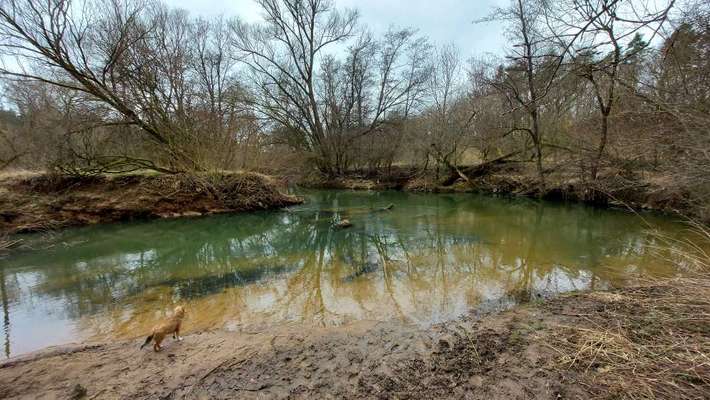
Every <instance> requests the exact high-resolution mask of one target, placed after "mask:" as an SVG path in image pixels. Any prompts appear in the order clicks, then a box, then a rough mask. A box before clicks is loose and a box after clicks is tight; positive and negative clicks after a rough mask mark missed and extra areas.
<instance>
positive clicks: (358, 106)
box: [233, 0, 423, 175]
mask: <svg viewBox="0 0 710 400" xmlns="http://www.w3.org/2000/svg"><path fill="white" fill-rule="evenodd" d="M259 4H260V5H261V7H262V9H263V10H264V13H265V16H266V23H265V24H263V25H247V24H245V23H242V22H235V23H234V24H233V28H234V32H235V34H234V46H235V49H236V50H237V52H238V54H239V55H238V57H239V59H240V60H241V61H242V62H243V63H245V64H246V66H247V67H248V69H249V78H250V82H249V89H250V98H249V99H250V101H251V104H252V105H253V106H254V110H255V112H258V113H259V114H261V115H263V116H265V117H266V118H269V119H271V120H273V121H275V122H276V123H277V124H278V125H279V126H280V128H281V131H282V132H284V133H286V134H287V137H288V142H289V144H291V145H292V146H294V147H296V148H298V149H301V150H304V151H306V152H307V153H309V154H310V155H311V156H312V158H313V160H314V162H315V164H316V166H317V168H318V169H319V170H320V171H321V172H323V173H326V174H329V175H333V174H338V173H341V172H343V169H344V167H346V166H347V162H344V158H343V148H344V146H346V145H347V144H349V143H351V142H352V141H354V140H356V139H358V138H360V137H362V136H366V135H369V134H371V133H373V132H376V131H377V129H378V128H379V127H380V126H381V125H382V123H383V121H384V120H385V118H386V116H387V113H388V112H389V111H391V110H394V109H396V108H398V107H401V106H403V105H405V104H411V101H412V93H414V92H415V91H414V88H415V87H417V86H418V85H422V84H423V82H422V81H421V80H420V79H418V78H417V76H418V74H417V73H412V70H411V69H412V65H406V64H404V63H402V59H403V58H404V56H405V54H406V52H407V50H408V48H409V47H410V46H411V44H412V43H413V42H416V41H415V39H414V35H415V32H414V31H411V30H400V31H390V32H388V33H387V34H386V35H385V37H384V39H383V40H382V41H375V40H373V39H372V38H371V37H369V35H357V34H356V30H357V18H358V15H357V13H356V12H354V11H344V12H340V11H338V10H336V9H335V8H334V7H333V4H332V1H329V0H313V1H309V2H303V1H298V0H260V1H259ZM354 37H358V38H359V39H358V40H357V42H356V43H355V44H353V45H351V46H350V47H349V51H348V60H347V61H346V63H345V65H343V64H341V63H340V62H338V61H336V60H335V59H334V58H332V57H327V50H328V49H330V48H332V47H334V46H336V45H340V46H343V45H346V43H347V42H349V41H350V39H352V38H354ZM414 67H415V68H416V67H417V66H414ZM344 79H345V80H346V81H344ZM336 90H344V91H346V92H349V94H348V97H347V98H346V99H345V102H346V103H347V104H335V103H337V102H338V101H335V102H334V101H333V100H336V97H335V96H334V94H335V91H336ZM329 91H330V93H328V92H329ZM338 98H340V97H339V96H338ZM343 108H345V109H343ZM351 113H352V114H353V115H350V114H351ZM353 117H355V118H353ZM346 121H347V122H348V123H347V124H344V122H346ZM345 129H347V135H344V133H345ZM346 136H347V137H346ZM344 139H345V140H344Z"/></svg>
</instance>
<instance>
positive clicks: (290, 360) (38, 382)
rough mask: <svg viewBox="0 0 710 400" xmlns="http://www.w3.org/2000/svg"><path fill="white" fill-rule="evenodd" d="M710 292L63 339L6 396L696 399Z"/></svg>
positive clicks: (6, 374)
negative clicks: (400, 320)
mask: <svg viewBox="0 0 710 400" xmlns="http://www.w3.org/2000/svg"><path fill="white" fill-rule="evenodd" d="M708 299H710V281H708V280H707V279H684V280H676V281H668V282H663V283H656V284H653V285H649V286H644V287H637V288H629V289H621V290H615V291H610V292H592V293H577V294H570V295H565V296H562V297H560V298H557V299H554V300H550V301H547V302H544V303H533V304H528V305H525V306H521V307H518V308H515V309H513V310H509V311H506V312H503V313H500V314H491V315H487V316H483V317H480V316H479V317H477V316H476V315H473V314H472V315H468V316H465V317H463V318H461V319H460V320H458V321H452V322H449V323H445V324H442V325H438V326H434V327H431V328H427V329H422V328H416V327H413V326H408V325H402V324H395V323H375V322H360V323H356V324H352V325H347V326H341V327H337V328H328V329H326V328H323V329H304V328H302V327H298V326H291V327H288V326H286V327H283V328H280V329H276V330H271V331H269V332H252V333H248V332H239V333H237V332H227V331H211V332H203V333H200V334H193V335H188V336H186V338H185V340H184V341H183V342H173V341H169V342H168V343H167V346H166V347H165V350H164V351H163V352H161V353H157V354H156V353H153V352H152V351H150V350H148V349H145V350H144V351H141V350H139V344H140V342H141V341H142V337H139V338H136V339H135V340H133V341H129V342H118V343H106V344H95V345H87V346H74V347H64V348H60V349H53V350H49V351H43V352H39V353H34V354H30V355H29V356H26V357H22V358H18V359H14V360H12V359H11V360H9V361H5V362H3V363H1V364H0V388H1V389H0V397H3V398H23V399H33V398H38V397H41V396H46V397H47V398H72V396H74V398H82V396H83V398H100V399H129V398H130V399H154V398H165V399H180V398H188V399H203V398H225V399H227V398H242V399H251V398H254V399H257V398H258V399H263V398H268V399H270V398H303V399H310V398H349V399H370V398H382V399H385V398H467V399H486V400H490V399H530V398H535V399H559V398H564V399H586V398H609V399H611V398H614V399H616V398H632V397H633V398H667V399H691V398H694V399H697V398H704V397H705V396H707V394H708V393H710V363H708V360H707V355H708V354H710V329H708V327H710V319H708V318H710V317H708V315H710V313H709V312H710V300H708ZM185 323H186V324H189V310H188V318H187V320H186V322H185ZM136 334H137V335H138V334H139V333H138V332H137V333H136Z"/></svg>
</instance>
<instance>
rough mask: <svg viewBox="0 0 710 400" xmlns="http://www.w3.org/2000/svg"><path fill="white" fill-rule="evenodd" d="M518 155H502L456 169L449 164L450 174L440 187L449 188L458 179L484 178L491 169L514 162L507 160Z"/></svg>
mask: <svg viewBox="0 0 710 400" xmlns="http://www.w3.org/2000/svg"><path fill="white" fill-rule="evenodd" d="M518 154H520V151H519V150H518V151H514V152H512V153H508V154H505V155H502V156H500V157H498V158H494V159H493V160H490V161H486V162H483V163H481V164H478V165H471V166H468V167H457V166H455V165H452V164H449V165H448V167H449V169H450V170H451V174H450V175H449V176H448V177H447V178H446V179H444V180H443V181H442V182H441V186H451V185H453V184H454V183H455V182H456V181H458V180H459V179H463V180H464V181H466V182H469V183H470V182H471V179H475V178H478V177H481V176H484V175H486V174H488V173H490V172H491V170H492V169H494V168H495V167H498V166H500V165H503V164H509V163H512V162H515V161H511V160H509V158H510V157H513V156H516V155H518Z"/></svg>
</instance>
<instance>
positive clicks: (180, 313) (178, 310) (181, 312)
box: [175, 306, 185, 318]
mask: <svg viewBox="0 0 710 400" xmlns="http://www.w3.org/2000/svg"><path fill="white" fill-rule="evenodd" d="M175 316H176V317H178V318H182V317H184V316H185V308H184V307H183V306H177V307H175Z"/></svg>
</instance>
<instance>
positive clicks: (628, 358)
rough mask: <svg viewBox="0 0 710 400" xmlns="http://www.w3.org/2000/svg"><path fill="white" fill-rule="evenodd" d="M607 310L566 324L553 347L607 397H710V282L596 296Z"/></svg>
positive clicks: (686, 280)
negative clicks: (575, 322) (580, 322)
mask: <svg viewBox="0 0 710 400" xmlns="http://www.w3.org/2000/svg"><path fill="white" fill-rule="evenodd" d="M589 297H590V298H592V299H594V300H595V301H601V302H603V303H604V304H603V306H598V305H597V306H595V308H596V312H591V313H585V314H584V317H583V318H582V324H580V325H576V326H567V325H563V326H558V327H557V329H556V331H557V334H556V335H555V336H554V337H553V340H552V341H551V342H550V344H549V346H550V347H551V348H553V349H554V350H555V351H556V352H557V353H558V354H559V357H558V358H557V362H558V363H559V365H561V366H563V367H565V368H567V369H570V370H575V371H578V372H581V375H580V376H581V378H582V380H584V381H585V382H586V384H588V385H589V386H590V388H592V389H593V390H595V391H596V392H597V393H598V394H599V395H600V396H603V397H607V398H615V397H619V396H620V397H623V398H630V399H658V398H664V399H665V398H672V399H699V398H706V396H707V395H708V393H710V276H699V277H696V278H684V279H675V280H672V281H668V282H665V283H662V284H657V285H649V286H644V287H639V288H635V289H625V290H624V291H623V294H617V293H607V294H602V293H594V294H591V295H590V296H589Z"/></svg>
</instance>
